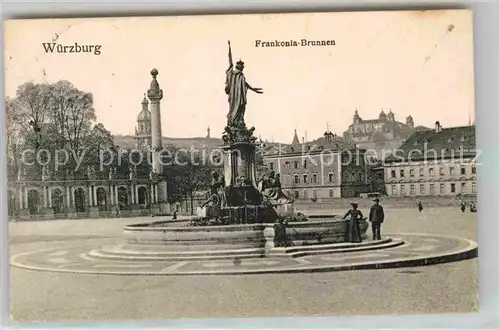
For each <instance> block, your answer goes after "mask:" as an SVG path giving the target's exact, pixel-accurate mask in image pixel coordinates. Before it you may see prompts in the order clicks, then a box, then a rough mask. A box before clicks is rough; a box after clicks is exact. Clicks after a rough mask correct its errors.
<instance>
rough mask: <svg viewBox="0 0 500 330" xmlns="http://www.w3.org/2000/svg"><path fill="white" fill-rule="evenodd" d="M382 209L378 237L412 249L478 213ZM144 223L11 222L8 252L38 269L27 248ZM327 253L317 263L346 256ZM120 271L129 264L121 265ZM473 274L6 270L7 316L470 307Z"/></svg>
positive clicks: (445, 270)
mask: <svg viewBox="0 0 500 330" xmlns="http://www.w3.org/2000/svg"><path fill="white" fill-rule="evenodd" d="M343 212H344V210H334V211H333V213H334V214H342V213H343ZM323 213H324V212H323ZM386 215H387V221H386V222H385V223H384V226H383V233H390V234H391V237H394V239H395V240H396V239H398V238H401V239H408V237H406V238H405V237H404V235H401V234H402V233H405V234H409V235H414V236H415V237H417V236H418V235H415V234H426V235H420V236H418V237H424V242H421V244H420V245H418V246H417V247H416V249H417V250H420V251H427V252H429V251H430V250H432V249H434V248H435V241H433V235H438V236H443V235H444V236H454V237H459V238H462V239H465V240H472V241H477V238H476V214H474V213H469V212H466V213H462V212H460V210H459V209H458V208H428V209H425V210H424V211H423V212H422V213H419V212H418V210H416V209H386ZM165 219H168V218H165ZM155 220H160V219H156V218H155ZM149 221H151V218H150V217H144V218H135V219H132V218H129V219H92V220H54V221H38V222H12V223H10V235H11V246H10V254H11V256H18V255H22V254H24V255H29V256H30V258H33V259H32V263H31V264H33V263H35V262H39V263H41V265H42V266H43V265H47V262H45V263H44V260H43V258H47V256H49V254H47V253H45V254H42V255H40V256H38V257H37V254H36V253H33V252H34V251H35V252H36V251H42V250H50V251H52V252H51V253H52V255H50V260H49V261H51V262H52V263H53V264H58V260H65V259H64V258H62V257H63V256H64V254H65V251H69V250H71V251H77V250H78V247H82V246H85V247H86V250H87V251H88V250H89V247H90V249H91V248H92V247H93V246H94V247H95V248H98V247H99V246H100V245H103V244H106V245H107V244H113V243H114V242H118V241H119V240H120V238H121V234H122V229H123V226H125V225H128V224H132V223H140V222H149ZM368 234H370V233H369V232H368ZM398 234H399V236H398ZM426 239H428V241H425V240H426ZM450 244H451V243H450ZM414 247H415V245H414ZM397 248H398V247H393V248H391V249H397ZM387 251H388V250H387ZM394 251H395V253H397V250H394ZM82 252H83V250H82ZM430 252H432V251H430ZM58 253H59V255H58ZM356 253H359V254H358V255H352V257H353V258H356V257H358V258H360V257H361V253H365V257H366V258H370V255H371V256H373V255H374V253H375V252H372V251H366V252H356ZM378 253H386V252H385V251H380V252H378ZM414 253H417V251H414ZM80 254H81V253H80ZM309 258H310V260H313V261H314V260H315V258H316V259H318V258H323V259H324V258H325V257H324V256H323V257H317V256H311V257H309ZM330 258H333V259H335V256H334V255H332V256H330ZM333 259H332V260H323V262H326V263H328V262H329V263H330V264H332V265H338V264H340V263H342V262H346V260H333ZM337 259H338V257H337ZM45 261H47V260H45ZM260 261H261V262H263V261H265V260H260ZM244 263H245V262H243V266H244ZM59 266H61V265H59ZM143 266H144V265H143ZM65 267H66V266H65ZM105 267H106V266H103V268H105ZM218 267H220V265H218ZM63 268H64V267H63ZM69 268H71V267H69ZM165 268H168V265H165ZM122 271H123V270H122ZM128 271H129V272H133V271H134V270H133V269H131V268H130V267H129V268H128ZM477 273H478V272H477V259H470V260H465V261H458V262H451V263H444V264H437V265H430V266H423V267H413V268H390V269H371V270H351V271H339V272H320V273H277V274H276V273H274V274H245V275H190V276H180V275H171V276H146V275H144V276H143V275H135V276H125V275H106V274H82V273H71V272H68V273H64V272H52V271H35V270H27V269H20V268H17V267H11V306H12V311H11V312H12V316H13V318H14V320H15V321H21V322H33V321H50V322H56V321H57V322H62V321H90V320H92V321H100V320H102V321H106V320H121V321H123V320H126V319H159V318H183V317H188V318H193V317H266V316H309V315H321V316H328V315H349V314H408V313H445V312H471V311H474V310H477V304H478V293H477V292H478V275H477ZM250 307H251V308H250Z"/></svg>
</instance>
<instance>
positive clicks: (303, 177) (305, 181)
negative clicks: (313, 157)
mask: <svg viewBox="0 0 500 330" xmlns="http://www.w3.org/2000/svg"><path fill="white" fill-rule="evenodd" d="M302 180H303V181H304V183H307V174H304V175H303V176H302Z"/></svg>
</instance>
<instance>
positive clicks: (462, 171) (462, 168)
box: [460, 166, 465, 175]
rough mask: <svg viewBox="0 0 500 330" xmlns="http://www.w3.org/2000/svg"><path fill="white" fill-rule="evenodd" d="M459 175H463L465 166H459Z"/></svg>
mask: <svg viewBox="0 0 500 330" xmlns="http://www.w3.org/2000/svg"><path fill="white" fill-rule="evenodd" d="M460 175H465V166H462V167H460Z"/></svg>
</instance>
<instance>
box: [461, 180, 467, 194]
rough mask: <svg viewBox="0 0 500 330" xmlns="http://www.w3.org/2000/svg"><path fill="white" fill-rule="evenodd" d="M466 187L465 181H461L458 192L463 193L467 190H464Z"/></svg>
mask: <svg viewBox="0 0 500 330" xmlns="http://www.w3.org/2000/svg"><path fill="white" fill-rule="evenodd" d="M466 187H467V186H466V184H465V182H462V184H460V192H461V193H465V192H467V191H466V190H467V188H466Z"/></svg>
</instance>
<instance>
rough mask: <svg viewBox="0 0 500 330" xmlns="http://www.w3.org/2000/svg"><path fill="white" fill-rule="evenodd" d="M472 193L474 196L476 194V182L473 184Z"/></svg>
mask: <svg viewBox="0 0 500 330" xmlns="http://www.w3.org/2000/svg"><path fill="white" fill-rule="evenodd" d="M472 193H473V194H475V193H476V183H475V182H472Z"/></svg>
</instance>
